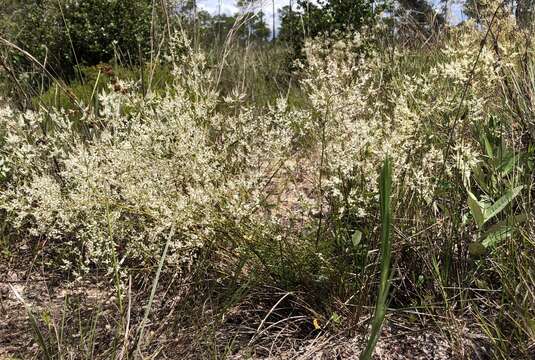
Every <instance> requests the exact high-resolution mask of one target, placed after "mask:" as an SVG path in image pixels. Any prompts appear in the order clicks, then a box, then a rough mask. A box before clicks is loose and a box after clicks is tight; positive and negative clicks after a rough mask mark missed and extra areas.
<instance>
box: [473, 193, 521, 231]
mask: <svg viewBox="0 0 535 360" xmlns="http://www.w3.org/2000/svg"><path fill="white" fill-rule="evenodd" d="M523 188H524V186H522V185H521V186H517V187H516V188H514V189H511V190H509V191H507V192H506V193H505V195H503V196H502V197H501V198H499V199H498V200H496V202H495V203H494V204H492V205H491V206H490V207H488V208H486V209H485V210H484V213H483V218H484V221H483V223H485V222H487V221H489V220H490V219H492V218H493V217H494V216H496V215H497V214H499V213H500V211H502V210H503V209H504V208H505V207H506V206H507V205H509V204H510V203H511V201H513V199H514V198H515V197H517V195H518V194H520V191H522V189H523Z"/></svg>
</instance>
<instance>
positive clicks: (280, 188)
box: [0, 1, 535, 359]
mask: <svg viewBox="0 0 535 360" xmlns="http://www.w3.org/2000/svg"><path fill="white" fill-rule="evenodd" d="M93 2H95V3H98V1H93ZM363 3H366V7H365V10H366V11H365V14H367V15H366V16H368V17H369V19H368V20H367V21H365V22H364V21H362V22H360V21H359V28H358V29H352V28H351V27H349V28H348V27H347V26H344V27H341V28H339V29H334V30H332V31H330V32H321V33H318V34H314V35H317V36H303V38H302V39H300V40H299V42H295V43H290V42H286V40H285V41H282V40H281V41H276V40H273V41H272V42H269V43H268V42H267V40H266V38H265V37H264V38H263V39H262V40H258V41H256V42H247V41H245V40H243V39H237V40H236V39H234V38H233V36H235V34H239V32H237V31H234V30H233V29H227V30H226V33H225V38H224V39H221V41H220V42H218V43H217V44H216V45H214V46H213V47H211V46H210V44H211V43H210V42H209V41H213V42H214V43H215V40H214V39H213V38H210V40H209V41H208V40H206V41H208V42H206V41H205V43H202V42H201V41H200V40H199V39H200V36H199V34H198V33H196V31H195V27H194V26H193V25H191V24H189V25H191V26H193V27H192V28H191V29H190V28H188V26H187V25H188V23H186V22H184V23H180V22H179V21H178V20H176V19H174V20H173V19H171V20H169V19H168V18H166V16H170V15H169V14H167V13H166V11H167V10H166V9H169V8H168V7H161V8H158V10H157V11H156V10H155V9H154V8H151V4H150V2H144V1H140V2H138V4H139V6H138V7H130V8H129V11H131V12H142V13H143V14H145V13H147V14H152V15H147V16H152V17H153V18H154V19H158V20H157V21H156V20H155V21H153V22H151V20H150V19H149V20H148V23H139V24H137V25H136V26H138V25H139V26H138V27H142V28H140V29H138V28H137V27H135V26H134V25H135V24H131V23H128V24H127V25H128V26H126V25H125V26H126V27H125V29H129V27H135V29H134V30H132V31H134V32H138V34H140V36H138V37H137V38H133V37H132V36H131V34H130V33H124V34H123V35H124V36H122V37H121V39H120V42H121V43H124V44H128V46H129V47H130V48H131V49H130V50H131V51H132V52H135V51H137V52H138V55H139V56H138V57H137V58H136V60H135V61H134V60H132V61H129V60H127V59H128V56H127V55H126V53H127V52H128V51H130V50H128V51H125V52H124V53H121V52H120V51H115V52H114V50H113V48H110V47H105V49H104V50H102V49H96V48H95V47H88V48H87V49H86V50H87V52H86V53H85V54H86V55H85V56H86V60H84V61H82V60H80V59H81V57H78V58H77V59H75V58H73V57H72V55H73V54H72V53H70V55H69V56H67V57H63V58H57V59H55V60H57V61H56V62H54V63H53V64H52V65H50V67H49V66H48V65H47V64H45V63H44V61H43V58H44V57H46V56H45V55H42V56H41V55H39V54H34V55H32V54H30V53H29V52H28V51H26V50H25V48H24V47H23V44H22V43H20V44H18V43H17V42H16V39H15V38H13V39H9V38H8V37H3V36H2V37H1V38H0V42H1V44H2V47H1V48H0V49H2V50H1V51H3V52H1V53H0V65H2V70H0V93H2V94H3V97H2V98H0V224H1V230H2V231H1V237H0V251H1V255H0V263H2V265H1V266H0V271H2V272H4V273H5V274H6V276H7V277H6V278H5V284H8V283H9V288H7V290H6V294H0V295H2V296H5V299H4V298H2V299H3V300H2V304H3V303H4V302H5V303H6V304H7V303H8V301H9V298H11V299H13V301H14V302H15V303H17V304H19V305H20V306H22V309H23V312H24V316H23V317H22V318H21V321H23V322H25V324H27V325H28V326H27V329H28V334H29V335H31V336H32V337H33V344H35V346H34V347H30V346H28V347H27V348H26V349H23V348H22V345H21V346H20V347H19V348H18V349H16V350H13V351H12V352H11V353H9V354H6V356H8V355H9V356H11V357H12V358H30V357H34V358H45V359H75V358H76V359H78V358H80V359H110V358H114V359H134V358H168V359H181V358H211V359H224V358H267V357H273V358H279V357H277V356H281V357H280V358H283V357H282V355H280V354H283V353H284V352H287V354H290V355H286V356H287V358H298V357H299V356H301V358H314V356H315V355H317V354H318V351H319V350H318V351H315V352H314V353H312V354H309V355H307V354H306V351H305V350H303V349H301V347H302V346H303V344H305V342H306V344H311V343H310V341H312V345H310V346H311V347H312V348H313V347H314V346H317V345H315V344H317V343H315V342H314V341H315V340H314V339H320V338H321V339H324V338H329V339H331V338H330V336H332V337H336V338H337V339H341V338H347V339H351V338H359V339H360V340H359V342H358V344H359V345H358V346H357V345H355V347H354V351H355V352H354V353H353V354H352V355H338V356H340V358H352V357H351V356H353V358H358V357H359V356H361V358H363V359H364V358H370V356H371V355H372V353H373V350H374V347H375V346H376V342H377V341H379V343H380V341H381V328H383V330H384V329H386V327H387V326H388V329H389V330H388V331H393V329H394V327H395V324H399V325H398V326H399V327H398V329H404V331H405V330H407V329H409V330H410V329H416V330H415V331H417V330H418V329H425V330H422V331H430V330H429V329H433V330H432V331H434V332H435V333H436V334H437V336H440V337H441V338H443V339H445V340H444V341H445V344H446V345H445V349H446V351H447V352H446V353H445V354H444V356H445V357H444V358H460V359H487V358H493V359H494V358H495V359H530V358H533V356H535V256H534V254H535V251H534V250H535V221H534V217H533V215H534V210H535V201H534V198H533V196H534V195H535V188H534V186H535V176H534V174H535V44H534V37H533V32H532V30H530V29H529V28H526V27H525V26H523V27H520V26H519V25H517V22H516V20H515V18H514V17H513V16H512V15H511V11H510V9H509V8H508V7H506V6H505V3H499V2H493V1H490V2H488V3H485V5H486V6H485V7H482V8H480V9H478V11H479V12H478V18H477V19H470V20H467V21H465V22H464V23H462V24H458V25H456V26H452V25H447V24H441V25H440V28H437V29H435V28H433V26H434V25H433V26H431V27H427V28H426V29H427V31H429V33H427V34H425V36H424V39H421V38H419V36H420V35H421V34H423V32H422V31H421V29H420V28H417V29H415V28H410V29H409V28H408V27H403V25H400V23H396V22H395V21H393V19H392V18H391V17H388V16H380V14H377V13H374V12H373V11H372V10H370V7H369V4H368V3H367V2H363ZM88 6H89V5H88ZM152 6H153V7H154V2H153V4H152ZM84 9H85V10H84V11H88V12H91V10H90V7H88V8H87V9H86V8H84ZM88 9H89V10H88ZM188 9H189V11H191V8H188ZM71 10H72V9H71ZM35 11H37V10H35ZM117 11H119V12H121V11H122V10H121V9H118V10H117ZM315 11H318V12H319V13H321V9H319V8H318V9H315ZM362 11H363V13H364V10H362ZM59 14H60V15H61V16H60V17H62V18H63V19H64V21H65V23H67V20H65V19H67V18H69V16H70V18H72V19H74V20H72V21H76V19H78V18H80V16H82V17H84V16H86V15H84V13H79V12H78V13H77V12H75V11H74V10H73V12H72V14H71V15H69V13H68V12H66V13H61V12H60V13H59ZM56 15H57V14H56ZM93 15H94V16H97V15H98V14H93ZM287 15H288V14H287ZM290 15H292V14H291V12H290ZM290 15H288V16H290ZM98 16H100V15H98ZM102 16H103V15H102ZM110 16H112V15H110ZM129 16H137V15H129ZM292 16H296V15H292ZM309 17H310V16H309ZM100 19H101V21H106V22H107V20H106V19H105V18H102V17H100ZM166 19H167V21H166ZM359 19H360V18H359ZM183 20H184V19H183ZM291 20H292V21H294V20H293V18H292V19H291ZM13 21H21V20H16V19H15V20H13ZM69 21H70V20H69ZM184 21H185V20H184ZM243 21H244V23H247V19H245V20H243ZM318 21H319V20H318ZM237 22H239V21H238V20H237ZM99 24H100V23H99ZM329 24H330V23H329ZM15 25H16V24H14V23H10V24H9V26H10V27H13V26H15ZM179 25H180V26H179ZM182 25H183V26H182ZM84 26H86V27H87V24H86V25H84ZM99 26H100V25H99ZM286 26H290V25H288V24H287V23H286ZM298 26H299V25H298ZM437 26H438V25H437ZM67 28H68V29H69V27H68V26H67ZM318 28H321V29H324V28H325V26H323V27H322V26H319V25H318ZM71 29H72V31H71V32H69V33H68V34H67V35H65V34H63V35H62V36H67V37H68V36H71V37H73V38H74V37H75V36H78V37H77V38H76V39H78V40H77V41H82V40H81V39H82V38H83V35H82V36H81V37H80V35H76V34H75V33H74V30H73V28H71ZM192 29H193V30H192ZM86 30H87V29H86ZM293 30H295V29H293ZM126 31H127V30H125V32H126ZM128 31H130V30H128ZM288 31H289V30H288ZM295 31H297V30H295ZM322 31H323V30H322ZM325 31H326V30H325ZM151 32H152V34H151ZM156 32H157V35H154V33H156ZM409 34H412V35H411V36H412V40H411V41H407V39H408V38H409ZM0 35H2V34H1V33H0ZM112 35H113V34H112ZM112 35H110V36H112ZM141 35H143V37H146V38H147V40H144V39H143V38H142V37H141ZM95 36H96V35H95ZM286 36H290V35H286ZM24 41H27V40H24ZM55 41H58V42H57V44H59V43H60V42H61V41H65V39H63V38H61V39H58V38H55ZM68 41H71V42H72V39H71V40H68ZM88 41H89V40H88ZM99 41H100V40H98V39H97V40H95V41H92V42H91V43H89V42H88V45H91V44H102V42H99ZM102 41H103V40H102ZM138 42H139V43H140V44H141V45H140V44H138ZM54 44H56V43H54ZM114 44H118V43H117V42H114ZM207 44H208V45H207ZM71 46H72V47H75V46H76V43H75V42H72V43H71V45H69V48H70V47H71ZM117 46H118V47H120V46H123V48H124V45H121V44H119V45H117ZM43 49H44V48H43ZM84 49H85V48H84ZM136 49H137V50H136ZM296 49H297V50H296ZM43 51H44V50H43ZM67 51H71V49H68V50H67ZM296 51H298V52H299V56H296ZM13 54H16V56H15V57H14V55H13ZM79 55H80V56H82V54H81V53H80V54H79ZM92 59H93V60H92ZM94 59H96V60H94ZM108 60H109V61H108ZM58 69H63V70H64V72H65V74H66V75H65V76H62V75H60V71H59V70H58ZM19 270H20V273H21V274H23V275H19V278H18V279H19V280H21V283H24V281H22V280H24V279H23V278H22V277H21V276H26V279H30V277H31V276H32V274H35V273H40V274H41V275H43V276H45V275H46V277H47V279H53V280H47V281H48V282H49V283H54V284H55V285H50V286H47V289H48V292H49V294H48V298H49V299H55V300H54V301H56V304H55V305H53V303H54V301H52V300H50V305H44V304H46V303H44V304H43V303H41V305H40V306H38V305H37V302H38V301H43V300H37V299H36V298H35V297H32V296H30V295H31V294H30V293H29V292H28V291H29V290H27V289H29V287H28V288H24V287H20V286H18V287H17V286H14V285H13V284H15V283H16V282H15V281H10V278H9V276H8V275H9V274H11V273H12V272H16V271H19ZM61 287H64V288H68V289H72V288H76V289H78V290H77V291H78V294H80V291H81V292H82V293H83V294H84V295H76V294H74V295H73V294H72V291H71V290H68V291H67V290H64V291H65V293H64V295H61V297H59V298H58V296H56V295H54V291H59V290H54V289H59V288H61ZM25 289H26V290H25ZM89 290H91V291H93V293H92V294H93V295H91V294H90V292H89ZM84 291H86V292H85V293H84ZM95 293H96V294H97V295H95ZM58 299H59V300H58ZM2 308H4V305H2V307H0V312H1V311H2ZM374 309H375V310H374ZM9 311H10V310H9V308H8V310H7V312H8V313H7V315H6V316H7V317H8V318H9V317H10V316H12V317H13V318H12V319H14V316H15V315H14V314H15V312H14V311H12V312H11V313H9ZM10 314H11V315H10ZM383 318H384V319H383ZM389 324H390V325H389ZM384 331H386V330H384ZM384 331H383V332H384ZM394 335H395V334H394ZM0 337H2V332H0ZM366 338H369V339H370V340H369V341H368V342H366V341H365V339H366ZM378 339H379V340H378ZM313 340H314V341H313ZM5 342H6V341H2V340H0V346H1V345H2V344H4V345H5ZM366 344H367V345H368V349H367V350H364V348H365V345H366ZM377 346H379V345H377ZM422 346H423V345H422ZM299 349H301V350H299ZM291 351H294V352H291ZM300 351H301V352H300ZM322 351H323V353H322V354H324V355H321V354H320V355H318V356H320V357H318V358H321V356H325V357H324V358H335V355H328V352H327V350H325V349H323V350H322ZM333 351H335V350H333ZM361 352H362V355H360V354H361ZM333 354H334V353H333ZM1 355H3V354H2V353H1V352H0V356H1ZM307 356H309V357H307ZM345 356H347V357H345ZM405 356H406V358H413V357H412V356H411V354H410V353H409V354H405ZM414 358H416V357H414ZM427 358H437V359H438V358H441V357H439V355H437V354H434V355H429V357H427Z"/></svg>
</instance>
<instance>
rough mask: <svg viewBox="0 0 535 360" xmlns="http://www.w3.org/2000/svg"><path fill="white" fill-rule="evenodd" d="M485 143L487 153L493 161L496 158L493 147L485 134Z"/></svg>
mask: <svg viewBox="0 0 535 360" xmlns="http://www.w3.org/2000/svg"><path fill="white" fill-rule="evenodd" d="M482 137H483V143H484V144H485V152H486V153H487V156H488V157H489V158H490V159H492V158H493V157H494V152H493V151H492V145H491V144H490V141H489V139H488V137H487V135H485V134H483V135H482Z"/></svg>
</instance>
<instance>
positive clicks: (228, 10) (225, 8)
mask: <svg viewBox="0 0 535 360" xmlns="http://www.w3.org/2000/svg"><path fill="white" fill-rule="evenodd" d="M289 1H290V0H275V14H276V13H277V10H278V9H280V8H282V7H283V6H285V5H288V4H289ZM461 1H462V0H454V1H452V5H451V10H450V11H451V21H452V22H453V23H454V24H456V23H459V22H461V21H462V20H464V15H463V13H462V3H461ZM220 2H221V13H222V14H226V15H232V14H235V13H236V12H237V11H238V8H237V7H236V0H197V5H198V6H199V7H200V8H202V9H204V10H206V11H208V12H209V13H210V14H212V15H217V13H218V12H219V3H220ZM293 2H294V4H295V2H296V1H295V0H294V1H293ZM311 2H314V0H312V1H311ZM433 2H434V3H436V4H437V5H436V6H439V5H438V3H439V1H438V0H433ZM255 9H257V10H258V11H259V10H262V11H263V12H264V14H265V15H266V22H267V23H268V26H269V28H270V29H272V28H273V26H272V24H273V10H272V9H273V4H272V1H271V0H263V1H262V2H259V4H258V5H256V6H255ZM279 25H280V20H279V18H278V16H276V18H275V26H276V27H277V28H278V27H279Z"/></svg>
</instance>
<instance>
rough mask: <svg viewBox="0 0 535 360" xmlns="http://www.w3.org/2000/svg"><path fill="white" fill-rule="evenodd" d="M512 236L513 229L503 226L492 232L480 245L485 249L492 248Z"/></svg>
mask: <svg viewBox="0 0 535 360" xmlns="http://www.w3.org/2000/svg"><path fill="white" fill-rule="evenodd" d="M512 234H513V228H512V227H510V226H504V227H502V228H500V229H498V230H496V231H493V232H492V233H491V234H490V235H489V236H487V237H486V238H485V239H484V240H483V241H482V242H481V245H483V246H484V247H485V248H489V247H494V246H495V245H496V244H498V243H499V242H502V241H503V240H505V239H507V238H508V237H510V236H511V235H512Z"/></svg>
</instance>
